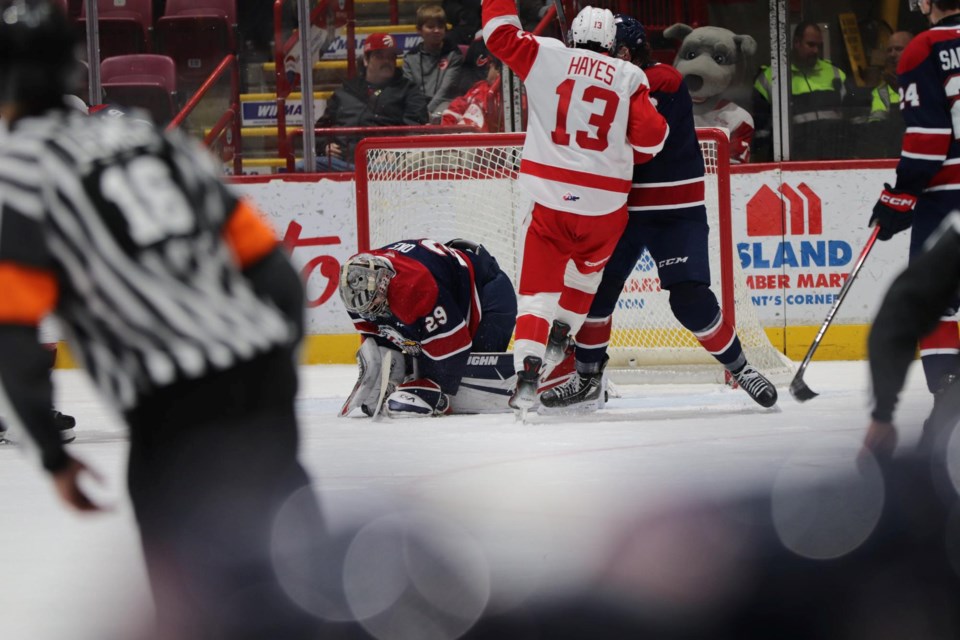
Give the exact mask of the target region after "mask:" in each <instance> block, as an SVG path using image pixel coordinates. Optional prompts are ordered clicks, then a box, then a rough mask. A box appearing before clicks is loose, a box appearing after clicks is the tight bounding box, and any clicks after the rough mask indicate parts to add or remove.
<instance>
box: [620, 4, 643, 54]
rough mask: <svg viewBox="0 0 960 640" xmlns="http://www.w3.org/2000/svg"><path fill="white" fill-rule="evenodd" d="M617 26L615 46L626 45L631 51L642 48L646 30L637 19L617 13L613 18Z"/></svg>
mask: <svg viewBox="0 0 960 640" xmlns="http://www.w3.org/2000/svg"><path fill="white" fill-rule="evenodd" d="M613 24H615V25H616V27H617V40H616V45H615V46H616V48H617V49H619V48H620V47H626V48H627V49H629V50H630V52H631V53H633V52H634V51H637V50H638V49H642V48H643V47H644V45H646V44H647V30H646V29H644V28H643V24H641V23H640V21H639V20H637V19H636V18H633V17H631V16H628V15H626V14H623V13H618V14H617V15H616V17H615V18H614V19H613Z"/></svg>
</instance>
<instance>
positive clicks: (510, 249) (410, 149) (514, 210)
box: [357, 130, 791, 382]
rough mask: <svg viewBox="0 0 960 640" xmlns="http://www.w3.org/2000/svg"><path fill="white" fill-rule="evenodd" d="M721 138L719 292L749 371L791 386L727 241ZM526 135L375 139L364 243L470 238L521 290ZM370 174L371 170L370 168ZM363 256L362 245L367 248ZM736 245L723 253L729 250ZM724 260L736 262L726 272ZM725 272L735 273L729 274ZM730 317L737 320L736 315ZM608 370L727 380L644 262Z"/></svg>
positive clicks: (709, 161)
mask: <svg viewBox="0 0 960 640" xmlns="http://www.w3.org/2000/svg"><path fill="white" fill-rule="evenodd" d="M716 132H717V130H704V131H703V132H701V149H702V150H703V155H704V161H705V163H706V167H707V176H706V194H707V211H708V217H709V222H710V231H711V233H710V241H709V242H710V251H709V253H710V271H711V275H712V278H713V284H712V288H713V290H714V292H715V293H716V295H717V298H718V299H720V300H721V305H723V306H724V307H725V308H726V307H728V306H729V300H727V302H726V303H724V300H725V298H724V295H723V294H724V292H725V291H727V290H728V288H731V287H732V289H731V290H732V293H733V296H732V298H733V305H734V309H735V320H736V324H737V333H738V335H739V336H740V340H741V342H742V343H743V346H744V349H745V351H746V353H747V358H748V359H749V361H750V362H751V363H752V364H753V365H754V366H756V367H757V368H758V369H760V370H761V371H763V372H764V373H767V374H770V375H772V376H773V377H774V378H776V379H780V380H786V379H788V377H789V375H790V374H791V366H790V363H789V360H787V359H786V358H785V357H784V356H783V355H782V354H780V353H779V352H778V351H777V350H776V349H775V348H774V347H773V346H772V345H771V343H770V340H769V339H768V337H767V335H766V333H765V332H764V330H763V328H762V327H761V325H760V322H759V320H758V318H757V314H756V311H755V310H754V308H753V305H752V303H751V302H750V296H749V290H748V288H747V286H746V279H745V278H744V275H743V273H742V271H741V269H740V265H739V261H738V260H736V259H733V256H734V255H735V254H734V252H733V248H732V246H730V245H731V243H732V240H731V239H730V237H729V224H727V225H726V230H727V233H726V235H727V237H726V238H722V237H721V236H722V235H724V234H721V233H720V229H721V224H720V219H721V216H722V215H724V216H729V215H730V214H729V211H730V206H729V191H726V198H725V200H726V202H725V205H724V206H721V196H720V194H721V192H722V189H721V188H720V180H719V176H720V175H721V172H727V175H728V173H729V172H728V170H727V166H728V165H727V162H726V151H725V147H723V148H721V147H722V146H723V145H724V144H725V139H724V138H721V137H720V136H722V134H720V135H718V134H717V133H716ZM522 144H523V137H522V134H519V135H518V134H499V135H489V134H487V135H482V134H480V135H473V134H469V135H459V136H423V137H418V138H403V139H396V138H394V139H381V140H376V139H368V140H366V141H364V142H363V143H362V148H363V149H364V154H363V155H364V157H365V163H364V161H363V160H361V162H360V164H358V166H357V200H358V202H357V209H358V215H359V216H360V221H359V225H358V226H359V228H360V230H361V235H363V230H364V227H365V224H364V223H365V222H367V223H368V224H369V244H368V245H366V246H369V247H380V246H383V245H386V244H389V243H391V242H395V241H397V240H402V239H407V238H424V237H428V238H433V239H435V240H439V241H442V242H445V241H447V240H449V239H451V238H466V239H468V240H471V241H474V242H480V243H482V244H483V245H484V246H485V247H486V248H487V249H488V250H489V251H490V253H491V254H493V255H494V256H495V257H496V258H497V260H498V261H499V262H500V266H501V268H503V270H504V271H506V272H507V273H508V274H509V275H510V277H511V279H512V280H513V282H514V283H516V282H517V274H518V271H519V267H520V263H521V255H520V254H521V249H522V244H521V239H522V237H523V224H524V220H525V218H526V216H527V215H528V213H529V211H530V208H531V205H532V203H531V201H530V198H529V197H528V196H527V195H526V194H525V193H523V192H522V191H521V190H520V189H519V188H518V187H517V184H516V176H517V170H518V168H519V164H520V151H521V148H522ZM364 164H365V166H364ZM360 242H361V246H364V241H363V238H361V240H360ZM723 242H725V243H727V247H726V249H725V250H724V251H723V252H722V251H721V243H723ZM721 255H725V256H730V258H729V259H728V261H729V265H728V266H729V267H731V268H728V269H726V270H724V269H721ZM725 271H726V273H724V272H725ZM728 315H729V314H728ZM613 326H614V332H613V336H612V337H611V344H610V348H609V354H610V358H611V362H610V367H609V370H610V371H611V372H612V373H613V374H614V376H613V377H614V379H615V380H618V379H619V380H621V381H633V382H678V381H684V380H688V381H703V380H723V368H722V367H721V366H720V365H719V364H717V362H716V361H715V360H714V359H713V358H712V357H711V356H710V354H708V353H707V352H706V351H705V350H704V349H703V347H701V346H700V344H699V343H698V342H697V341H696V339H695V338H694V337H693V335H692V334H691V333H690V332H689V331H687V330H686V329H684V328H683V327H682V326H681V325H680V324H679V323H678V322H677V320H676V319H675V318H674V317H673V313H672V312H671V311H670V305H669V301H668V295H667V293H666V292H664V291H661V290H660V287H659V279H658V278H657V271H656V265H655V264H654V262H653V259H652V258H651V257H650V254H649V253H647V252H644V254H643V256H642V257H641V259H640V261H639V262H638V263H637V266H636V267H635V268H634V272H633V274H632V275H631V277H630V278H629V279H628V280H627V283H626V285H625V286H624V291H623V293H622V295H621V297H620V300H619V302H618V303H617V310H616V311H615V313H614V323H613Z"/></svg>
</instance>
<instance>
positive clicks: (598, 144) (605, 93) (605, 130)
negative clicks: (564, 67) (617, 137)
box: [550, 78, 620, 151]
mask: <svg viewBox="0 0 960 640" xmlns="http://www.w3.org/2000/svg"><path fill="white" fill-rule="evenodd" d="M576 83H577V81H576V80H574V79H573V78H568V79H566V80H564V81H563V82H561V83H560V84H559V85H557V89H556V93H557V95H558V96H559V97H560V99H559V101H558V102H557V126H556V127H555V128H554V130H553V133H551V134H550V137H551V139H552V140H553V143H554V144H556V145H559V146H563V147H566V146H569V145H570V138H571V135H570V134H571V132H569V131H567V114H568V113H569V111H570V103H571V101H572V100H579V101H581V102H584V103H589V104H597V103H599V106H600V110H599V111H593V112H591V114H590V119H589V120H587V123H588V124H589V125H590V126H591V127H593V128H594V130H593V131H592V132H591V131H583V130H577V131H575V132H573V133H574V134H575V137H576V144H577V146H578V147H580V148H581V149H587V150H589V151H603V150H604V149H606V148H607V146H608V144H609V143H608V141H607V135H608V134H609V133H610V126H611V125H612V124H613V119H614V118H615V117H616V115H617V107H618V106H619V105H620V97H619V96H618V95H617V94H616V92H615V91H611V90H610V89H605V88H603V87H598V86H597V85H594V84H590V85H587V86H586V88H585V89H584V90H583V92H582V94H581V95H578V96H574V89H575V88H576Z"/></svg>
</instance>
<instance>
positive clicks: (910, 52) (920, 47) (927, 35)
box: [897, 27, 960, 75]
mask: <svg viewBox="0 0 960 640" xmlns="http://www.w3.org/2000/svg"><path fill="white" fill-rule="evenodd" d="M948 40H960V32H958V30H957V29H955V28H950V27H947V28H937V27H934V28H933V29H928V30H927V31H924V32H923V33H921V34H920V35H918V36H917V37H916V38H914V39H913V40H911V41H910V43H909V44H907V48H906V49H904V50H903V53H902V54H901V55H900V62H899V63H898V64H897V75H899V74H901V73H906V72H908V71H911V70H913V69H916V68H917V67H918V66H920V65H921V64H922V63H923V61H924V60H926V59H927V58H929V57H930V52H931V50H932V49H933V45H934V44H936V43H938V42H945V41H948Z"/></svg>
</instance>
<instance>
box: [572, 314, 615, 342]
mask: <svg viewBox="0 0 960 640" xmlns="http://www.w3.org/2000/svg"><path fill="white" fill-rule="evenodd" d="M612 332H613V318H612V317H610V316H608V317H606V318H604V319H602V320H594V319H592V318H587V320H586V321H584V323H583V325H582V326H581V327H580V331H577V345H578V346H582V347H586V348H588V349H589V348H591V347H599V346H602V345H605V344H607V343H608V342H610V334H611V333H612Z"/></svg>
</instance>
